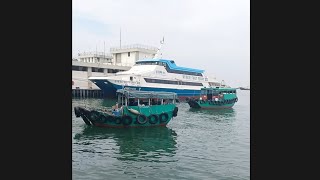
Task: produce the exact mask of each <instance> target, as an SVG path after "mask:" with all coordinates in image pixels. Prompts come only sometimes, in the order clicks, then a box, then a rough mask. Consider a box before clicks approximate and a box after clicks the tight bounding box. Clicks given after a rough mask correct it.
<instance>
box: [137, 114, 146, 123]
mask: <svg viewBox="0 0 320 180" xmlns="http://www.w3.org/2000/svg"><path fill="white" fill-rule="evenodd" d="M141 119H142V120H141ZM147 121H148V118H147V116H145V115H143V114H140V115H138V116H137V122H138V123H139V124H145V123H146V122H147Z"/></svg>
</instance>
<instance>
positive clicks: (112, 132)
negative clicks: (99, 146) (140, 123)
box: [74, 126, 177, 161]
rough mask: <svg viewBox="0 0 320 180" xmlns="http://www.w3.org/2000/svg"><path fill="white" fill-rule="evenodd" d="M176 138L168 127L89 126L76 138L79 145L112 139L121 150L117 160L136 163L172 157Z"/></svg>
mask: <svg viewBox="0 0 320 180" xmlns="http://www.w3.org/2000/svg"><path fill="white" fill-rule="evenodd" d="M176 138H177V134H176V133H175V131H173V130H172V129H170V128H168V127H154V128H123V129H113V128H99V127H94V126H89V127H86V128H85V129H84V130H83V131H82V133H78V134H76V135H75V136H74V139H75V140H77V141H78V143H81V141H87V140H90V141H94V140H101V139H106V140H107V139H109V140H110V139H111V140H113V141H114V142H115V143H114V144H113V145H114V146H117V147H118V149H119V152H118V153H117V154H118V155H119V156H117V159H119V160H135V161H137V160H138V161H158V160H159V159H160V158H162V157H164V156H166V157H172V156H173V155H174V154H175V151H176V149H177V147H176V144H177V142H176Z"/></svg>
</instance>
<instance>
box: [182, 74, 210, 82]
mask: <svg viewBox="0 0 320 180" xmlns="http://www.w3.org/2000/svg"><path fill="white" fill-rule="evenodd" d="M182 77H183V78H184V79H191V78H192V79H193V80H199V81H203V80H205V81H208V78H203V77H198V78H197V77H192V76H186V75H183V76H182Z"/></svg>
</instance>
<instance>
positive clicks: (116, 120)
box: [114, 117, 122, 124]
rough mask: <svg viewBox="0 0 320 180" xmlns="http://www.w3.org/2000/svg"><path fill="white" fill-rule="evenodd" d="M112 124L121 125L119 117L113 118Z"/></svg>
mask: <svg viewBox="0 0 320 180" xmlns="http://www.w3.org/2000/svg"><path fill="white" fill-rule="evenodd" d="M114 123H116V124H121V123H122V119H121V117H115V118H114Z"/></svg>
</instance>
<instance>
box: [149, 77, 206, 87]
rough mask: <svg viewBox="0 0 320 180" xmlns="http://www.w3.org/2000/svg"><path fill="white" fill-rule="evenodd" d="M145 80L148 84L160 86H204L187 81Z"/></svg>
mask: <svg viewBox="0 0 320 180" xmlns="http://www.w3.org/2000/svg"><path fill="white" fill-rule="evenodd" d="M144 80H145V81H146V82H148V83H159V84H178V85H189V86H202V83H196V82H185V81H170V80H163V79H150V78H144Z"/></svg>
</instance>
